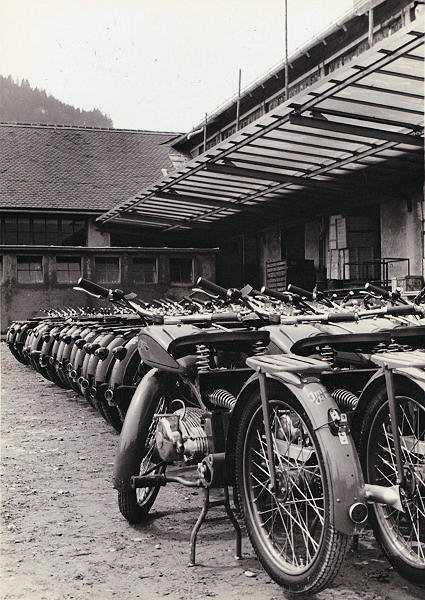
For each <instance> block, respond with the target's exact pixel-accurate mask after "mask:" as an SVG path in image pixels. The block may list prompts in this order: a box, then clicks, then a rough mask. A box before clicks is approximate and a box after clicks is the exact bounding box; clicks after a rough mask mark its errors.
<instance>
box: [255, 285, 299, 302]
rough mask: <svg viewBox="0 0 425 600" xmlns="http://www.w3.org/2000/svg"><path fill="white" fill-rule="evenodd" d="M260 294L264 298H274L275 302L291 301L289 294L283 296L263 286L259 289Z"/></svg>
mask: <svg viewBox="0 0 425 600" xmlns="http://www.w3.org/2000/svg"><path fill="white" fill-rule="evenodd" d="M261 293H262V294H265V295H266V296H270V298H275V299H276V300H282V302H288V300H290V299H291V297H292V296H291V295H290V294H284V293H282V292H277V291H276V290H270V289H269V288H267V287H266V286H265V285H263V287H262V288H261Z"/></svg>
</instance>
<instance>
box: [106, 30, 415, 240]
mask: <svg viewBox="0 0 425 600" xmlns="http://www.w3.org/2000/svg"><path fill="white" fill-rule="evenodd" d="M414 26H415V29H413V28H412V24H411V26H410V27H407V28H404V29H402V30H400V31H399V32H397V33H396V34H394V35H392V36H391V37H389V38H386V39H384V40H383V41H382V42H380V43H379V44H377V45H376V46H374V47H373V48H372V49H370V50H369V51H367V52H365V53H363V54H361V55H360V56H358V57H357V58H356V59H354V61H352V62H350V63H349V64H347V65H344V66H343V67H341V68H340V69H338V70H337V71H334V72H333V73H332V74H329V75H328V76H327V77H325V78H323V79H321V80H320V81H318V82H316V84H314V85H312V86H311V87H309V88H307V89H306V90H304V91H303V92H301V93H300V94H298V95H297V96H294V97H292V98H290V99H289V100H288V101H287V102H285V103H284V104H281V105H279V106H278V107H277V108H276V109H274V110H273V111H272V113H268V114H266V115H264V116H263V117H261V118H260V119H258V120H257V121H255V122H254V123H251V124H250V125H248V126H247V127H245V128H244V129H243V130H241V131H239V132H237V133H236V134H234V135H233V136H232V137H230V138H228V139H227V140H226V141H224V142H222V143H221V144H218V145H217V146H215V147H214V148H212V149H211V150H209V151H208V152H206V153H204V154H202V155H200V156H198V157H197V158H196V159H194V160H191V161H190V162H188V163H187V164H186V165H185V166H184V167H183V168H182V169H180V171H178V172H177V173H176V174H173V175H171V176H169V177H166V178H164V179H162V180H161V181H159V182H157V183H155V184H153V185H151V186H150V187H148V188H146V189H144V190H143V191H141V192H140V193H139V194H137V196H134V197H133V198H129V199H128V200H126V201H125V202H122V203H121V204H119V205H118V206H116V207H115V208H113V209H112V210H110V211H108V212H106V213H104V214H103V215H101V216H100V217H99V218H98V219H97V220H98V222H101V223H105V222H107V221H115V222H121V223H135V224H140V225H141V226H148V227H154V228H157V229H159V230H165V231H168V230H170V229H180V230H184V229H186V230H187V229H192V228H200V229H204V228H212V227H214V226H216V225H217V224H218V222H220V221H221V220H223V219H225V218H226V217H229V216H232V215H236V214H241V213H243V212H247V213H254V214H262V215H264V216H273V215H276V214H278V212H279V210H281V209H282V201H283V200H291V201H296V200H297V199H299V200H301V201H304V200H306V199H309V198H312V199H314V198H316V199H317V198H321V199H325V200H327V201H330V202H332V201H336V200H337V199H338V198H341V195H342V194H341V193H343V194H344V197H346V196H347V195H350V194H351V195H355V194H356V193H357V192H358V190H357V191H356V187H355V186H354V187H351V185H350V189H347V188H348V186H347V184H346V177H347V176H350V175H352V174H353V173H355V172H356V171H359V170H364V169H368V170H371V169H372V170H373V174H374V179H375V180H376V181H377V185H379V176H381V177H382V180H385V179H386V178H388V176H389V175H393V174H396V175H397V173H398V172H399V173H405V172H406V173H409V172H413V173H418V174H419V173H421V172H422V164H423V153H422V148H423V144H424V140H423V106H424V77H423V62H424V32H423V29H421V30H420V28H421V27H422V28H423V25H421V24H420V23H419V22H415V23H414Z"/></svg>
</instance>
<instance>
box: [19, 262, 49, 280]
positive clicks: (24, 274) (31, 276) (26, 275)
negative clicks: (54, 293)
mask: <svg viewBox="0 0 425 600" xmlns="http://www.w3.org/2000/svg"><path fill="white" fill-rule="evenodd" d="M17 275H18V282H19V283H42V282H43V265H42V258H41V256H18V257H17Z"/></svg>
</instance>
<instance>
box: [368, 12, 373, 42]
mask: <svg viewBox="0 0 425 600" xmlns="http://www.w3.org/2000/svg"><path fill="white" fill-rule="evenodd" d="M372 46H373V8H371V9H370V10H369V48H371V47H372Z"/></svg>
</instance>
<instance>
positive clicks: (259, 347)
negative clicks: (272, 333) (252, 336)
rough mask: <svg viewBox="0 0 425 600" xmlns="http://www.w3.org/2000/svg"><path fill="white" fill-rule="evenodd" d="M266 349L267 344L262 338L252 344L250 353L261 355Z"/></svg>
mask: <svg viewBox="0 0 425 600" xmlns="http://www.w3.org/2000/svg"><path fill="white" fill-rule="evenodd" d="M266 351H267V346H266V345H265V343H264V342H263V341H262V340H257V341H256V342H254V343H253V344H252V354H253V356H261V355H262V354H265V353H266Z"/></svg>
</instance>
